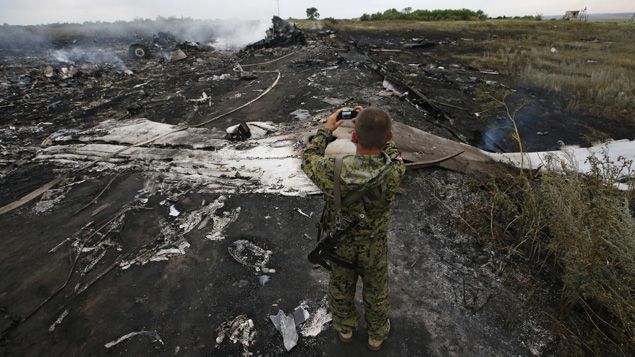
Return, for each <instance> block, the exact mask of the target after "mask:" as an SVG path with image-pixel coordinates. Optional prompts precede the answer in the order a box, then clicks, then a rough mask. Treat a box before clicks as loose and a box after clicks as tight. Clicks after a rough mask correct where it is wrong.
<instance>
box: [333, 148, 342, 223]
mask: <svg viewBox="0 0 635 357" xmlns="http://www.w3.org/2000/svg"><path fill="white" fill-rule="evenodd" d="M342 162H343V158H341V157H338V158H336V159H335V172H334V175H333V198H334V199H335V212H337V213H338V214H339V213H340V212H341V210H342V188H341V186H340V180H341V178H340V176H341V174H342Z"/></svg>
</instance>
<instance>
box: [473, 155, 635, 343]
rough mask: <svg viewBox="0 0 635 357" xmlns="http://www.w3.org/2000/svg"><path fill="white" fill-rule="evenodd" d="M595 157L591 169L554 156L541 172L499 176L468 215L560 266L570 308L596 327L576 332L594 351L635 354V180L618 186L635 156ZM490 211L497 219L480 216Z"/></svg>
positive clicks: (518, 248)
mask: <svg viewBox="0 0 635 357" xmlns="http://www.w3.org/2000/svg"><path fill="white" fill-rule="evenodd" d="M589 160H590V161H591V163H592V166H593V168H594V169H593V171H592V173H591V174H590V175H583V174H580V173H578V172H577V171H575V170H573V169H572V167H571V165H570V164H567V163H563V162H561V161H551V162H549V163H548V171H547V172H546V173H544V174H542V175H540V176H539V177H536V178H532V177H528V176H523V175H519V176H516V175H514V176H509V177H507V178H505V179H503V180H502V181H499V182H493V183H491V184H490V185H489V193H490V196H489V205H486V206H483V207H475V208H474V209H473V210H471V212H470V213H468V214H467V217H474V219H468V221H473V222H472V223H471V224H472V225H476V226H479V222H480V230H481V232H482V234H481V237H482V238H483V237H489V238H490V239H492V240H494V241H495V242H498V243H500V244H502V246H504V247H507V248H506V249H508V251H509V252H510V254H512V255H513V254H523V255H527V256H530V257H533V258H534V259H535V261H537V262H542V263H543V264H546V263H549V264H550V265H555V266H556V267H557V271H558V277H559V280H560V281H561V284H562V295H561V304H562V307H563V311H564V315H569V313H570V312H571V311H573V310H579V311H581V313H582V315H581V316H582V317H583V319H584V320H586V324H588V326H591V327H593V328H592V329H591V330H588V329H587V330H586V331H584V332H583V333H581V334H580V335H577V336H576V337H577V339H578V341H584V345H586V346H587V349H590V351H587V352H592V353H598V352H599V353H600V354H603V353H608V351H609V350H610V351H613V352H615V353H618V354H624V355H630V353H635V350H634V349H635V218H634V217H633V213H632V212H631V211H630V209H629V206H628V204H629V200H633V199H634V198H635V185H634V184H633V182H631V186H630V189H629V190H627V191H619V190H616V189H614V188H613V185H614V184H615V183H617V182H618V181H619V178H620V177H623V176H624V175H628V174H629V173H630V174H631V175H632V174H633V165H632V164H633V163H632V162H629V161H624V160H622V161H619V162H610V161H609V159H608V157H605V158H604V159H603V160H598V159H594V158H590V159H589ZM563 170H564V171H563ZM563 172H564V173H563ZM483 216H486V217H490V219H489V220H487V222H483V221H482V219H480V220H479V219H476V217H481V218H482V217H483ZM569 316H571V315H569ZM575 330H578V331H579V330H580V329H579V328H577V329H575ZM582 330H584V328H582Z"/></svg>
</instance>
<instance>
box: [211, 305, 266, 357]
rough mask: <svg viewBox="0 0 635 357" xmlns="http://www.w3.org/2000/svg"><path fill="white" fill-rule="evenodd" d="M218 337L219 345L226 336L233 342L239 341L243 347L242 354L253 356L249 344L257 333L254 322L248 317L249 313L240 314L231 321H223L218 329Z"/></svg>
mask: <svg viewBox="0 0 635 357" xmlns="http://www.w3.org/2000/svg"><path fill="white" fill-rule="evenodd" d="M216 332H217V333H218V337H217V338H216V344H217V347H218V345H220V344H221V343H223V341H224V340H225V338H228V339H229V341H231V342H232V343H238V342H240V344H241V345H242V347H243V353H242V355H243V356H244V357H246V356H251V355H252V353H251V352H249V346H250V345H251V344H252V343H253V341H254V337H255V335H256V330H255V329H254V322H253V321H252V320H251V319H249V318H247V315H244V314H242V315H238V316H236V317H235V318H234V319H233V320H231V321H226V322H223V323H222V324H221V325H220V326H219V327H218V329H217V330H216Z"/></svg>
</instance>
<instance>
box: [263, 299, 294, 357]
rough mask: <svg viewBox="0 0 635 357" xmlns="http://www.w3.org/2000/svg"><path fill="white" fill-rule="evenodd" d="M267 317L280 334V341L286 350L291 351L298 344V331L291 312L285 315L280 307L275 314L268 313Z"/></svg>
mask: <svg viewBox="0 0 635 357" xmlns="http://www.w3.org/2000/svg"><path fill="white" fill-rule="evenodd" d="M269 319H270V320H271V322H272V323H273V325H274V326H275V327H276V330H278V332H280V334H281V335H282V342H283V344H284V348H285V349H286V350H287V351H291V350H292V349H293V347H295V346H296V345H297V344H298V331H296V329H295V326H296V324H295V319H294V317H293V314H289V315H286V314H285V313H284V311H283V310H282V309H280V310H278V313H277V314H276V315H270V316H269Z"/></svg>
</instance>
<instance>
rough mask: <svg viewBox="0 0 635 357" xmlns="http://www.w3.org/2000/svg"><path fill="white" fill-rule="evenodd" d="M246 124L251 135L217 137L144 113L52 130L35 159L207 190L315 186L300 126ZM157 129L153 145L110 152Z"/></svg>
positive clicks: (298, 191)
mask: <svg viewBox="0 0 635 357" xmlns="http://www.w3.org/2000/svg"><path fill="white" fill-rule="evenodd" d="M248 124H249V125H250V128H253V129H254V137H252V138H250V139H248V140H246V141H242V142H230V141H227V140H225V139H222V138H224V136H225V133H224V131H220V130H212V129H203V128H196V129H188V130H183V131H180V132H176V133H172V134H169V135H166V134H167V133H170V131H171V130H173V129H174V126H171V125H167V124H162V123H154V122H151V121H148V120H145V119H134V120H130V121H120V122H117V123H113V122H108V123H107V124H106V125H98V126H97V127H95V128H94V129H91V130H88V131H85V132H82V133H75V134H69V133H60V135H54V140H53V142H54V143H56V144H58V145H54V146H50V147H47V148H44V149H43V150H41V151H40V152H39V154H38V156H37V158H36V160H39V161H52V162H55V163H58V164H60V165H63V166H67V167H69V168H70V169H73V168H77V167H79V166H81V165H82V164H84V163H86V162H91V161H93V160H103V161H101V162H99V163H97V164H96V165H95V166H94V167H92V168H91V169H92V170H97V171H101V170H115V171H120V170H125V169H126V168H136V169H142V170H144V171H146V172H149V173H156V174H158V175H160V176H162V178H163V179H164V180H162V181H167V182H168V183H170V182H171V183H182V182H187V183H189V184H191V185H198V186H200V188H201V190H202V191H206V192H220V193H234V192H256V193H278V194H283V195H288V196H297V195H305V194H307V193H318V192H319V190H318V189H317V188H316V187H315V186H314V185H313V183H312V182H311V181H310V180H309V179H308V178H307V177H306V175H304V174H303V173H302V172H301V170H300V163H301V158H302V150H301V148H300V147H299V146H298V145H296V144H297V142H298V140H299V138H300V135H298V132H300V130H298V129H296V130H291V129H290V128H285V127H282V126H275V125H273V124H269V123H260V122H256V123H248ZM282 129H285V130H282ZM260 133H262V134H260ZM159 135H166V136H165V137H162V138H161V139H158V140H156V141H155V142H154V143H153V144H152V145H148V146H139V147H130V148H129V149H128V150H126V151H125V152H122V153H120V154H119V155H118V156H117V157H112V155H113V154H114V153H116V152H118V151H120V150H122V149H124V148H126V147H128V145H131V144H134V143H138V142H141V141H143V140H144V139H151V138H153V137H156V136H159ZM262 135H264V136H262ZM77 141H79V142H81V143H82V144H77Z"/></svg>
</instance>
